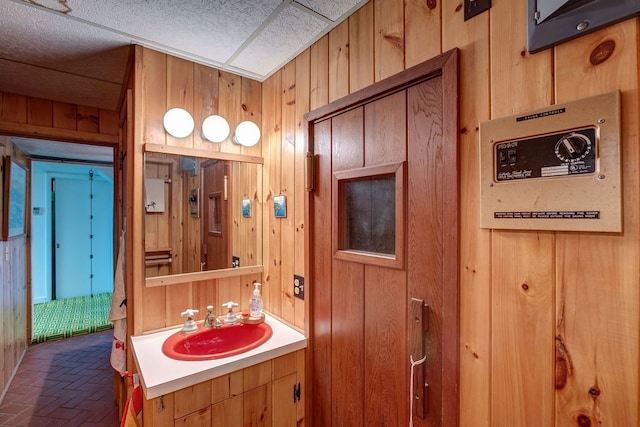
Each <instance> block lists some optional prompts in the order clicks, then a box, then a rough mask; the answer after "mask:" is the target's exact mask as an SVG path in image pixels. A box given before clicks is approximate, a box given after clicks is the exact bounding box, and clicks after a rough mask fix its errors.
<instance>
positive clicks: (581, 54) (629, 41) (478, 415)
mask: <svg viewBox="0 0 640 427" xmlns="http://www.w3.org/2000/svg"><path fill="white" fill-rule="evenodd" d="M526 7H527V5H526V2H524V1H518V2H516V1H511V2H509V1H504V0H500V1H497V0H496V1H494V2H493V7H492V8H491V10H490V11H489V12H487V13H483V14H481V15H479V16H476V17H475V18H473V19H471V20H469V21H467V22H464V19H463V7H462V2H460V1H450V0H445V1H443V2H430V1H428V2H425V1H422V0H406V1H401V0H372V1H371V2H369V3H368V4H367V5H365V6H364V7H363V8H361V9H360V10H359V11H357V12H356V13H355V14H354V15H353V16H351V17H350V18H349V19H348V21H347V22H344V23H342V24H341V25H340V26H338V27H337V28H336V29H334V30H333V31H331V32H330V33H329V34H328V35H326V36H325V37H323V38H321V39H320V40H318V41H317V42H316V43H315V44H314V45H313V46H311V47H310V48H309V49H307V50H306V51H304V52H303V53H302V54H301V55H299V56H298V57H297V58H295V59H294V60H293V61H292V62H290V63H289V64H287V65H286V67H284V68H283V69H282V70H280V71H279V72H278V73H275V74H274V75H273V76H271V77H270V78H269V79H268V80H267V81H265V82H264V84H263V88H264V90H263V106H264V107H265V108H264V109H263V114H264V116H265V124H266V125H267V126H265V128H264V129H263V131H264V132H265V135H264V139H263V141H264V143H265V144H269V146H268V147H264V150H265V153H266V152H267V151H266V150H268V153H269V156H268V158H267V156H266V155H265V165H266V167H273V166H274V165H276V163H275V162H276V161H281V163H280V165H279V166H278V167H277V168H283V169H284V168H287V167H294V168H297V167H299V165H302V164H303V162H304V159H303V151H304V150H299V149H298V148H297V146H298V144H300V143H304V142H303V141H301V140H300V137H301V136H302V135H301V134H299V133H296V134H295V135H296V140H295V144H296V150H295V156H294V160H295V163H294V164H287V163H285V160H284V159H285V157H286V156H288V154H287V155H285V152H284V150H285V147H286V146H284V144H287V143H289V141H285V139H286V138H285V137H284V135H286V134H287V133H288V131H287V129H285V128H286V127H287V126H288V123H289V122H290V119H288V118H285V116H286V113H285V112H284V109H285V108H286V106H288V105H290V104H291V103H292V102H294V103H298V102H303V103H305V105H307V104H308V105H309V108H310V109H314V108H317V107H320V106H322V105H325V104H327V103H328V102H330V101H333V100H335V99H338V98H340V97H341V96H344V95H346V94H348V93H351V92H354V91H356V90H358V89H361V88H363V87H366V86H368V85H369V84H371V83H373V82H375V81H379V80H381V79H383V78H386V77H388V76H390V75H392V74H394V73H396V72H398V71H400V70H402V69H405V68H408V67H410V66H412V65H415V64H416V63H419V62H421V61H424V60H426V59H429V58H431V57H433V56H435V55H438V54H440V53H443V52H445V51H447V50H449V49H452V48H456V47H457V48H459V49H460V50H461V55H460V58H461V70H460V72H461V76H460V77H461V78H460V84H461V91H460V95H461V96H460V123H461V125H460V129H459V135H460V150H459V152H460V153H461V158H460V165H461V166H460V171H459V173H460V182H461V187H460V206H461V213H460V214H461V221H460V233H459V235H460V253H461V258H460V325H461V326H460V357H461V359H460V360H461V366H460V374H461V375H460V408H461V414H460V424H461V425H463V426H471V425H473V426H504V425H522V426H524V425H527V426H539V425H558V426H560V425H563V426H564V425H598V424H600V423H603V424H607V425H637V424H638V423H639V422H640V419H639V414H638V411H639V409H638V408H639V394H638V377H639V362H640V359H639V328H640V317H639V311H640V310H639V308H640V293H639V285H640V276H639V273H640V269H639V255H640V254H639V251H640V240H639V237H640V230H639V227H640V223H639V221H640V219H639V215H638V214H639V205H638V190H639V187H640V174H639V171H638V160H639V153H638V142H639V141H638V132H637V128H638V113H639V105H638V71H637V70H638V48H639V47H640V46H639V38H638V19H637V18H631V19H628V20H626V21H623V22H621V23H619V24H616V25H613V26H609V27H607V28H604V29H601V30H599V31H597V32H595V33H592V34H590V35H587V36H583V37H581V38H578V39H575V40H573V41H570V42H567V43H565V44H562V45H559V46H558V47H556V48H551V49H547V50H544V51H542V52H540V53H537V54H529V53H528V52H527V41H526ZM609 41H613V42H614V44H613V46H614V51H613V52H612V54H611V56H609V57H608V58H606V60H604V61H603V62H598V57H597V55H594V54H597V53H598V52H600V51H601V50H602V46H611V43H604V42H609ZM603 43H604V44H603ZM291 67H296V73H295V76H296V81H295V82H294V84H296V85H297V84H298V82H300V83H302V84H304V88H305V89H306V87H307V85H309V87H308V91H307V90H300V88H298V89H297V90H296V94H295V99H291V97H290V95H291V94H290V93H286V90H287V89H288V88H289V87H290V85H291V81H290V77H289V76H290V75H291V74H290V70H289V69H290V68H291ZM300 70H304V74H302V73H301V72H300ZM307 70H308V71H307ZM307 78H308V79H309V80H308V81H307ZM615 89H619V90H621V91H622V102H623V105H622V111H623V139H622V147H623V149H622V151H623V153H622V161H623V171H624V177H623V179H624V183H623V185H624V190H623V191H624V232H623V233H622V234H599V233H566V232H536V231H515V232H511V231H490V230H483V229H480V227H479V217H480V214H479V208H480V199H479V196H480V189H479V153H478V125H479V123H480V122H482V121H485V120H489V119H492V118H498V117H503V116H506V115H512V114H516V113H519V112H526V111H528V110H531V109H535V108H540V107H545V106H549V105H552V104H554V103H556V102H566V101H570V100H573V99H578V98H582V97H586V96H590V95H595V94H599V93H604V92H607V91H610V90H615ZM278 94H280V95H279V96H278ZM274 96H275V97H276V98H275V99H272V98H273V97H274ZM272 107H273V108H272ZM279 108H282V112H280V111H279V110H278V109H279ZM299 111H303V110H299ZM267 117H269V120H266V118H267ZM278 117H281V126H278V123H273V120H277V118H278ZM300 120H301V117H300V113H299V112H297V113H296V124H298V125H299V123H300ZM272 144H277V145H278V147H273V146H272ZM276 159H278V160H276ZM287 161H288V160H287ZM277 168H276V169H277ZM280 178H281V176H280V175H277V176H276V177H272V178H271V180H272V181H273V180H274V179H280ZM294 194H295V197H304V192H303V189H302V187H297V186H296V187H295V193H294ZM288 197H290V193H288ZM281 225H282V227H280V228H278V229H276V228H273V227H270V228H269V229H268V230H267V231H268V234H269V235H270V237H269V239H270V240H271V239H273V238H274V236H276V235H277V233H282V235H285V234H286V233H288V232H290V230H289V231H288V230H286V227H296V230H295V231H296V233H297V226H298V225H299V224H294V225H292V224H286V223H284V222H283V223H281ZM274 233H275V234H274ZM276 238H277V237H276ZM295 239H296V244H297V242H298V239H299V236H298V235H297V234H296V235H295ZM270 244H271V243H270ZM271 249H272V251H273V250H277V249H278V247H277V246H276V245H273V244H271ZM282 249H284V248H282ZM281 253H283V252H281ZM274 261H276V263H275V264H277V268H278V271H286V269H287V268H288V267H287V263H290V262H293V261H292V260H290V259H286V258H284V257H283V258H282V259H278V254H277V253H273V252H272V253H270V256H269V260H268V262H267V261H265V264H269V263H271V262H274ZM282 278H283V279H288V278H287V277H285V276H282ZM287 285H288V283H284V284H283V292H285V291H286V289H287ZM308 286H313V283H309V284H308ZM281 295H282V294H281ZM272 298H273V296H272ZM563 358H564V359H563ZM558 367H566V372H564V373H563V374H561V373H558V374H556V372H557V369H558ZM444 380H445V381H446V379H444Z"/></svg>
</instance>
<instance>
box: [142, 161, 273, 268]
mask: <svg viewBox="0 0 640 427" xmlns="http://www.w3.org/2000/svg"><path fill="white" fill-rule="evenodd" d="M144 187H145V195H144V206H145V242H144V247H145V277H156V276H168V275H176V274H184V273H193V272H199V271H209V270H219V269H228V268H234V267H247V266H256V265H261V264H262V206H261V203H260V200H261V192H262V165H261V164H257V163H247V162H240V161H231V160H222V159H210V158H200V157H192V156H179V155H177V154H165V153H158V152H150V151H147V152H145V185H144Z"/></svg>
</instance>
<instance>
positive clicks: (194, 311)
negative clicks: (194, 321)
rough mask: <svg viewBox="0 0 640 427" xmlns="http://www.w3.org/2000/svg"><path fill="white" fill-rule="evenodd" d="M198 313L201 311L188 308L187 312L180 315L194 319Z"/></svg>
mask: <svg viewBox="0 0 640 427" xmlns="http://www.w3.org/2000/svg"><path fill="white" fill-rule="evenodd" d="M197 313H200V310H195V309H193V308H187V309H186V310H185V311H183V312H182V313H180V316H182V317H187V318H193V316H195V315H196V314H197Z"/></svg>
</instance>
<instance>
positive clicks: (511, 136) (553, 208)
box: [480, 91, 622, 232]
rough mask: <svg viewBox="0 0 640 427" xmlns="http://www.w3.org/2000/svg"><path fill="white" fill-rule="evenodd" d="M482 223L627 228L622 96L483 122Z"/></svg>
mask: <svg viewBox="0 0 640 427" xmlns="http://www.w3.org/2000/svg"><path fill="white" fill-rule="evenodd" d="M480 163H481V165H480V178H481V186H482V187H481V192H480V195H481V197H480V203H481V226H482V227H483V228H497V229H500V228H503V229H531V230H571V231H606V232H617V231H622V209H621V205H622V202H621V198H622V189H621V175H620V94H619V92H617V91H616V92H610V93H607V94H604V95H598V96H595V97H591V98H586V99H582V100H577V101H573V102H570V103H566V104H557V105H554V106H553V107H550V108H547V109H541V110H537V111H533V112H530V113H527V114H521V115H516V116H512V117H506V118H502V119H497V120H491V121H489V122H484V123H481V124H480Z"/></svg>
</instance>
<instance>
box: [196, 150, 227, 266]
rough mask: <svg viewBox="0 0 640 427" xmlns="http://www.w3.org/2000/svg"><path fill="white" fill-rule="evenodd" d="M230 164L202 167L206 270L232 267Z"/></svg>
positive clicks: (223, 163) (211, 163) (216, 163)
mask: <svg viewBox="0 0 640 427" xmlns="http://www.w3.org/2000/svg"><path fill="white" fill-rule="evenodd" d="M230 179H231V177H230V175H229V170H228V164H227V162H225V161H219V160H213V161H208V162H205V163H204V164H203V165H202V199H203V200H202V217H203V218H202V221H201V224H202V242H203V248H202V267H203V268H202V269H203V270H214V269H218V268H231V261H232V260H231V258H230V251H229V242H230V236H229V232H230V231H231V230H230V227H229V224H228V218H229V215H228V211H227V205H228V202H227V199H228V194H227V190H228V188H229V180H230Z"/></svg>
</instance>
